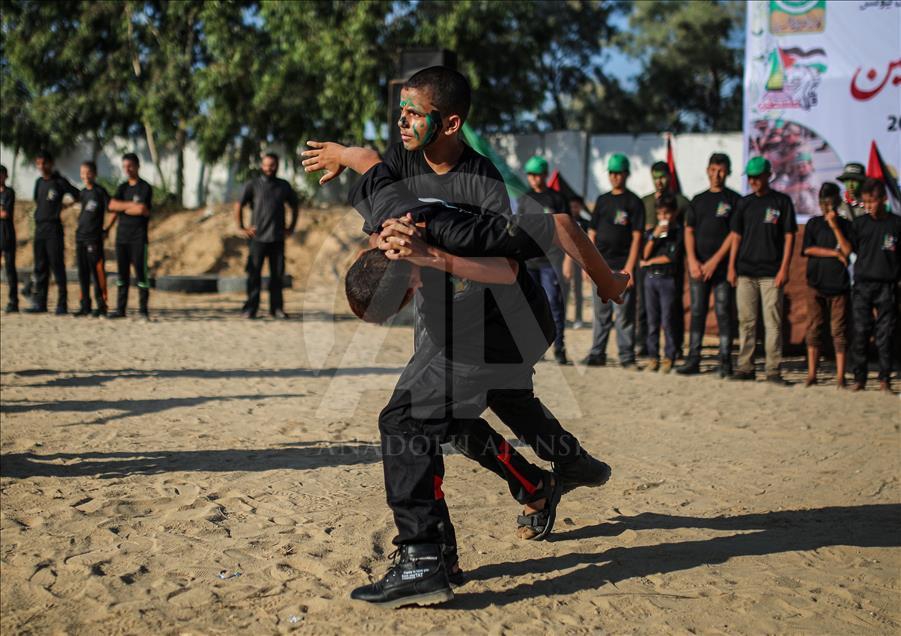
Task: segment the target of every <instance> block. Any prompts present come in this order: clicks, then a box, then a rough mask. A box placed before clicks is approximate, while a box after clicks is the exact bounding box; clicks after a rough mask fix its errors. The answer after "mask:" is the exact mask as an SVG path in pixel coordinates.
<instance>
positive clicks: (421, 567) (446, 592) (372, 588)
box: [350, 543, 454, 609]
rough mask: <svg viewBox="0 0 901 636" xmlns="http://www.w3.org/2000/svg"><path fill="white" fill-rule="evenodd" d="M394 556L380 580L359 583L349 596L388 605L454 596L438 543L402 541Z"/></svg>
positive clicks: (433, 601)
mask: <svg viewBox="0 0 901 636" xmlns="http://www.w3.org/2000/svg"><path fill="white" fill-rule="evenodd" d="M393 557H394V565H393V566H391V568H390V569H389V570H388V572H387V573H386V574H385V576H384V577H383V578H382V579H381V580H380V581H376V582H375V583H371V584H370V585H364V586H362V587H358V588H357V589H355V590H354V591H353V592H351V593H350V598H352V599H354V600H355V601H366V602H367V603H372V604H373V605H379V606H381V607H385V608H388V609H394V608H396V607H403V606H404V605H435V604H437V603H444V602H445V601H449V600H451V599H452V598H454V592H453V590H451V587H450V581H448V579H447V570H446V569H445V567H444V558H443V556H442V553H441V546H440V545H438V544H435V543H414V544H409V545H402V546H400V547H399V548H398V549H397V550H396V551H395V552H394V555H393Z"/></svg>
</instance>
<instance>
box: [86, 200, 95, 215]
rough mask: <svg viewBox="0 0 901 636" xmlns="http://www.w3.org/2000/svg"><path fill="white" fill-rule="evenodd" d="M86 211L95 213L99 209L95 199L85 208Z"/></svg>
mask: <svg viewBox="0 0 901 636" xmlns="http://www.w3.org/2000/svg"><path fill="white" fill-rule="evenodd" d="M84 209H85V210H86V211H87V212H93V211H94V210H96V209H97V202H96V201H95V200H94V199H91V200H90V201H88V203H87V205H85V206H84Z"/></svg>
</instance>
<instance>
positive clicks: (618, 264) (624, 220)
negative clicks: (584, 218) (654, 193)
mask: <svg viewBox="0 0 901 636" xmlns="http://www.w3.org/2000/svg"><path fill="white" fill-rule="evenodd" d="M589 228H590V229H592V230H594V231H595V232H597V238H596V239H595V243H596V244H597V247H598V251H599V252H600V253H601V255H602V256H603V257H604V259H605V260H606V261H607V264H608V265H610V267H611V269H622V268H623V267H625V266H626V261H627V260H629V249H630V248H631V247H632V232H641V233H644V206H643V205H642V203H641V199H639V198H638V196H637V195H636V194H635V193H634V192H632V191H631V190H626V191H625V192H623V193H622V194H613V193H612V192H607V193H606V194H602V195H601V196H599V197H598V199H597V202H595V204H594V213H593V214H592V215H591V223H590V224H589Z"/></svg>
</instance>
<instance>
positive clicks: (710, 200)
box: [685, 188, 741, 269]
mask: <svg viewBox="0 0 901 636" xmlns="http://www.w3.org/2000/svg"><path fill="white" fill-rule="evenodd" d="M740 200H741V195H739V194H738V192H735V191H733V190H730V189H729V188H723V189H722V190H720V191H719V192H711V191H710V190H707V191H705V192H702V193H701V194H699V195H697V196H696V197H695V198H694V199H692V200H691V204H690V205H689V206H688V210H687V211H686V213H685V226H686V227H690V228H692V230H694V235H695V256H697V258H698V260H699V261H701V262H702V263H703V262H706V261H708V260H710V258H712V257H713V255H714V254H716V253H717V251H718V250H719V249H720V247H721V246H722V245H723V241H725V240H726V237H727V236H729V231H730V230H729V221H730V219H731V218H732V211H733V210H734V209H735V206H737V205H738V202H739V201H740ZM728 265H729V260H728V259H726V258H724V259H723V260H722V262H721V263H720V267H719V268H718V269H724V268H727V267H728Z"/></svg>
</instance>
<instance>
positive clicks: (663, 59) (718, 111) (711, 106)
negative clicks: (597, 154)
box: [617, 0, 745, 132]
mask: <svg viewBox="0 0 901 636" xmlns="http://www.w3.org/2000/svg"><path fill="white" fill-rule="evenodd" d="M744 11H745V5H744V3H740V2H732V1H725V0H713V1H711V0H707V1H704V2H698V1H688V0H679V1H665V2H664V1H662V0H651V1H647V2H636V3H634V4H633V5H632V11H631V14H630V15H629V32H628V33H623V34H621V35H620V36H619V37H618V38H617V41H618V43H619V44H620V45H621V46H622V47H623V50H625V51H626V52H627V53H629V54H631V55H634V56H636V57H638V58H640V59H641V60H642V70H641V73H639V75H638V78H637V89H636V91H635V93H634V96H635V105H636V106H637V107H638V109H637V110H636V111H634V113H635V116H634V118H633V119H632V121H633V122H634V124H633V125H634V126H636V127H637V128H636V130H669V131H674V132H675V131H683V130H695V131H707V130H738V129H740V128H741V121H742V110H741V105H742V91H741V89H742V84H741V79H742V51H743V47H744V30H743V20H744Z"/></svg>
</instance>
